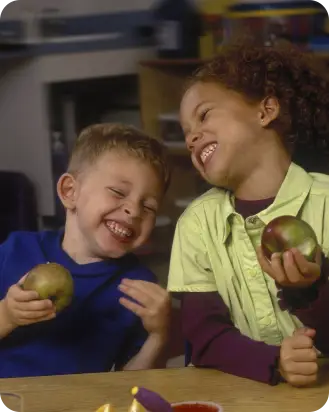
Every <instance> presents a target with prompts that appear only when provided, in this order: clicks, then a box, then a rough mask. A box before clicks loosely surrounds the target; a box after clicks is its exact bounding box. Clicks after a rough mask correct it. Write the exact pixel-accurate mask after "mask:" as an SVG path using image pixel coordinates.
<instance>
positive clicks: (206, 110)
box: [200, 109, 210, 122]
mask: <svg viewBox="0 0 329 412" xmlns="http://www.w3.org/2000/svg"><path fill="white" fill-rule="evenodd" d="M209 112H210V109H204V110H203V111H202V112H201V113H200V121H201V122H204V121H205V120H206V118H207V115H208V113H209Z"/></svg>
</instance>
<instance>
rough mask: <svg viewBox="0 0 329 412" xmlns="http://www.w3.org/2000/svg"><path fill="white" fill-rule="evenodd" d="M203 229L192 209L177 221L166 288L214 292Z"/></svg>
mask: <svg viewBox="0 0 329 412" xmlns="http://www.w3.org/2000/svg"><path fill="white" fill-rule="evenodd" d="M202 232H203V231H202V228H201V225H200V223H199V220H198V218H197V216H196V215H195V214H194V213H193V212H191V211H189V213H188V214H185V215H182V216H181V218H180V219H179V220H178V222H177V225H176V230H175V235H174V240H173V246H172V251H171V258H170V268H169V278H168V290H169V291H171V292H214V291H217V286H216V281H215V277H214V275H213V272H212V269H211V265H210V262H209V257H208V253H207V248H206V245H205V243H204V239H203V233H202Z"/></svg>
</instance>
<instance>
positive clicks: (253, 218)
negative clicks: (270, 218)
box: [248, 216, 259, 225]
mask: <svg viewBox="0 0 329 412" xmlns="http://www.w3.org/2000/svg"><path fill="white" fill-rule="evenodd" d="M258 222H259V218H258V217H257V216H252V217H250V218H249V219H248V223H251V224H252V225H255V224H256V223H258Z"/></svg>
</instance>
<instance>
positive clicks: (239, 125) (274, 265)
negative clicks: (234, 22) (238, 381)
mask: <svg viewBox="0 0 329 412" xmlns="http://www.w3.org/2000/svg"><path fill="white" fill-rule="evenodd" d="M313 60H314V57H312V56H310V57H308V56H306V55H303V54H301V53H299V52H298V51H295V50H294V49H290V48H284V47H282V48H280V47H277V48H276V47H263V46H257V45H255V44H248V43H246V44H243V43H242V44H232V45H226V46H224V47H223V48H222V50H221V51H220V53H219V54H218V56H216V57H215V58H214V59H213V60H211V61H210V62H209V63H208V64H206V65H204V66H203V67H201V68H200V70H199V71H197V72H196V73H195V75H194V76H192V78H191V80H190V82H189V83H188V86H187V89H186V91H185V93H184V96H183V98H182V101H181V111H180V113H181V123H182V127H183V129H184V131H185V136H186V144H187V147H188V149H189V150H190V154H191V159H192V162H193V164H194V166H195V167H196V169H197V170H198V171H199V172H200V174H201V175H202V176H203V178H204V179H205V180H206V181H207V182H208V183H210V184H211V185H213V186H215V188H214V189H211V190H210V191H208V192H207V193H205V194H204V195H203V196H201V197H200V198H199V199H197V200H195V201H194V202H193V203H192V204H191V205H190V206H189V207H188V209H187V210H186V211H185V212H184V214H183V215H182V216H181V218H180V219H179V222H178V224H177V228H176V234H175V240H174V244H173V249H172V258H171V265H170V276H169V286H168V288H169V290H170V291H172V292H178V293H180V294H181V297H182V316H183V319H182V320H183V322H182V324H183V333H184V335H185V338H186V340H187V341H188V342H189V343H190V345H191V349H192V362H193V364H194V365H196V366H204V367H212V368H218V369H220V370H222V371H224V372H228V373H232V374H235V375H238V376H241V377H244V378H249V379H254V380H257V381H260V382H264V383H268V384H277V383H278V382H280V381H281V380H282V379H283V380H285V381H287V382H289V383H291V384H292V385H294V386H306V385H309V384H311V383H313V382H314V381H316V379H317V373H318V363H317V352H316V349H315V347H316V348H317V349H318V350H319V351H320V352H322V353H323V354H326V355H328V354H329V328H328V324H329V303H328V300H329V285H328V275H329V271H328V262H327V259H323V264H322V267H321V259H320V253H319V255H318V258H317V260H316V262H312V263H310V262H307V261H306V259H305V258H304V257H303V256H302V255H301V254H300V253H299V252H298V250H295V249H293V250H290V251H287V252H286V253H285V254H284V259H283V262H282V261H281V257H280V256H278V255H275V254H274V255H273V256H272V259H271V262H268V261H267V260H266V259H265V258H264V256H263V254H262V252H261V250H260V248H259V245H260V240H261V234H262V230H263V228H264V227H265V225H266V224H267V223H269V222H270V221H271V220H272V219H274V218H275V217H277V216H281V215H293V216H298V217H300V218H301V219H303V220H305V221H307V222H308V223H309V224H310V225H311V226H312V227H313V229H314V230H315V232H316V235H317V238H318V242H319V245H320V246H321V249H322V250H323V253H324V255H325V256H326V257H328V255H329V232H328V230H329V229H328V228H329V226H328V225H329V221H328V218H329V211H328V205H329V177H328V176H326V175H319V174H308V173H307V172H306V171H305V170H303V169H302V168H300V167H299V166H297V165H296V164H294V163H293V162H292V160H291V148H292V143H295V144H298V143H299V142H302V141H305V140H306V139H307V140H308V141H309V142H319V141H320V142H323V141H325V142H328V136H329V118H328V110H329V80H328V77H327V75H326V74H325V72H322V71H321V69H319V68H318V67H317V64H315V62H314V61H313ZM304 326H305V327H306V328H304ZM314 346H315V347H314Z"/></svg>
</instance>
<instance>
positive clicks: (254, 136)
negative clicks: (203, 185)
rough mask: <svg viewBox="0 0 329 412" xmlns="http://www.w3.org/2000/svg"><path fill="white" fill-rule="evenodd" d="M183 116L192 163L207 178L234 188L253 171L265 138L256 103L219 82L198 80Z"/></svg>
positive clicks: (184, 103) (184, 105) (189, 93)
mask: <svg viewBox="0 0 329 412" xmlns="http://www.w3.org/2000/svg"><path fill="white" fill-rule="evenodd" d="M180 115H181V123H182V128H183V130H184V132H185V137H186V144H187V146H188V148H189V150H190V151H191V157H192V162H193V164H194V166H195V167H196V169H197V170H198V171H199V172H200V174H201V175H202V176H203V177H204V178H205V180H207V181H208V182H209V183H210V184H212V185H214V186H220V187H224V188H227V189H233V188H235V187H236V185H237V184H239V182H240V181H242V180H243V179H244V177H245V176H246V175H248V174H249V173H252V169H253V167H254V166H255V165H256V164H257V162H258V161H259V158H260V156H259V150H260V148H261V145H260V143H261V140H262V137H263V135H262V133H261V132H262V130H263V129H262V127H261V119H260V114H259V107H258V106H257V105H251V104H247V103H246V102H245V101H244V100H243V98H242V97H241V96H240V95H239V94H238V93H236V92H234V91H230V90H227V89H225V88H224V87H221V86H220V85H217V84H216V83H196V84H195V85H193V86H192V87H191V88H190V89H189V90H188V91H187V92H186V93H185V96H184V97H183V99H182V102H181V112H180ZM257 153H258V155H257Z"/></svg>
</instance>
